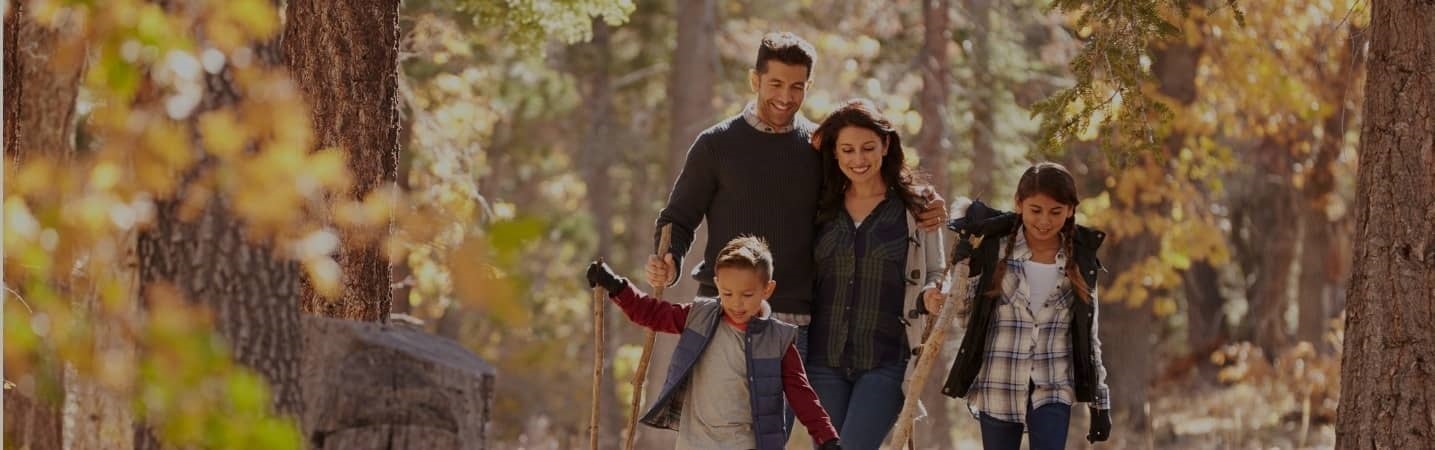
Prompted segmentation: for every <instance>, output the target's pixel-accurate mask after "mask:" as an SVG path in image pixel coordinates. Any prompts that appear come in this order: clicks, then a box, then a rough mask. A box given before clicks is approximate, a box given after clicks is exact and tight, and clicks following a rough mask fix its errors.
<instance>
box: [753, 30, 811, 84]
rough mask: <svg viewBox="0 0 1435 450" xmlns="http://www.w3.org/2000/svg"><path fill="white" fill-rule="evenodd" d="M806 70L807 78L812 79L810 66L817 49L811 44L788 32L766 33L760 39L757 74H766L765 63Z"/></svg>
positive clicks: (756, 66) (755, 67)
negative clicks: (771, 62)
mask: <svg viewBox="0 0 1435 450" xmlns="http://www.w3.org/2000/svg"><path fill="white" fill-rule="evenodd" d="M768 61H779V62H782V63H783V64H788V65H793V66H802V67H806V68H807V77H808V78H812V65H813V63H814V62H816V61H817V49H815V48H813V47H812V44H811V43H808V42H807V41H806V40H803V39H802V38H800V37H797V35H795V34H792V33H790V32H786V31H784V32H781V33H768V34H767V35H765V36H763V37H762V46H760V47H758V48H757V64H756V65H755V66H754V67H753V68H754V69H756V70H757V73H758V74H759V75H760V74H764V73H767V62H768Z"/></svg>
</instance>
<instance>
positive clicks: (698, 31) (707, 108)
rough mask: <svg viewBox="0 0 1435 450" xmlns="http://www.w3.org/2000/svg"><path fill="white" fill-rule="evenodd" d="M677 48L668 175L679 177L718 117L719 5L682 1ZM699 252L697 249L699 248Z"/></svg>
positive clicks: (671, 89)
mask: <svg viewBox="0 0 1435 450" xmlns="http://www.w3.org/2000/svg"><path fill="white" fill-rule="evenodd" d="M674 17H675V18H676V19H677V21H678V24H677V35H678V37H677V46H676V47H674V49H673V71H672V76H671V77H670V78H669V79H668V98H671V99H672V103H670V105H671V106H672V116H671V120H672V122H670V123H669V124H668V148H671V149H672V151H670V152H669V153H668V165H667V169H668V170H667V172H668V174H669V175H670V176H673V177H676V176H677V175H678V172H679V171H681V170H682V169H683V161H684V159H685V157H686V156H687V154H688V146H689V145H690V144H692V142H693V140H694V139H696V138H697V137H698V133H700V132H702V130H703V129H705V128H707V127H708V126H711V125H712V121H713V120H714V117H713V116H715V115H716V114H717V109H716V108H715V107H714V106H713V100H714V99H715V94H714V89H715V87H716V86H717V81H718V79H717V75H718V70H719V67H718V50H717V35H718V33H717V32H718V27H717V2H716V0H678V2H677V11H676V12H675V13H674ZM695 248H696V247H695Z"/></svg>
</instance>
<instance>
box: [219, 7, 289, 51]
mask: <svg viewBox="0 0 1435 450" xmlns="http://www.w3.org/2000/svg"><path fill="white" fill-rule="evenodd" d="M224 5H225V7H226V9H227V11H226V12H227V13H228V14H227V15H229V16H230V17H232V18H233V19H234V21H235V22H237V23H238V24H240V25H242V26H243V27H244V28H245V29H246V30H248V31H249V36H250V38H252V39H254V40H256V41H258V40H265V39H268V38H270V37H271V36H273V35H274V33H275V32H277V31H278V30H279V16H278V15H277V14H276V11H275V9H274V5H273V3H271V2H268V1H264V0H229V1H227V2H224Z"/></svg>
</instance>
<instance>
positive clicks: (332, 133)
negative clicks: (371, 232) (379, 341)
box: [284, 0, 399, 322]
mask: <svg viewBox="0 0 1435 450" xmlns="http://www.w3.org/2000/svg"><path fill="white" fill-rule="evenodd" d="M287 17H288V20H287V23H286V24H285V29H284V57H285V58H284V60H285V63H286V65H287V66H288V68H289V71H290V74H291V75H292V76H293V78H294V80H295V82H296V83H297V84H298V85H299V87H300V89H301V90H302V91H303V92H304V97H305V99H306V100H307V101H308V103H309V105H310V107H311V109H312V114H311V117H312V119H313V124H314V135H315V137H316V142H315V144H316V146H317V147H316V148H327V147H339V148H342V149H344V151H345V152H346V153H347V155H348V163H349V170H350V171H351V172H353V176H354V186H353V190H352V191H350V198H353V199H362V198H364V196H366V195H368V194H369V193H370V192H372V191H373V190H374V189H377V188H381V187H383V186H384V185H385V184H388V183H391V182H393V181H394V180H395V175H396V173H397V171H398V157H399V110H398V78H397V77H398V42H399V22H398V17H399V1H398V0H352V1H344V2H329V1H316V0H289V8H288V10H287ZM371 238H372V237H371ZM341 240H342V241H343V243H344V244H343V245H342V246H340V249H339V252H338V257H337V261H338V263H339V266H340V267H342V268H343V292H342V293H341V294H340V296H339V298H338V299H325V298H323V297H322V296H320V295H319V294H318V293H316V292H315V291H314V289H313V288H312V287H311V286H309V285H308V284H307V283H305V286H304V290H303V310H304V312H307V313H311V314H319V315H323V316H328V317H336V318H343V319H354V320H364V321H370V322H372V321H380V320H384V319H385V318H386V317H388V314H389V308H390V293H389V284H390V282H389V263H388V258H386V257H385V256H384V252H383V248H382V245H381V242H379V241H378V240H377V239H364V238H361V237H357V236H351V235H348V234H347V233H346V234H344V235H343V238H342V239H341Z"/></svg>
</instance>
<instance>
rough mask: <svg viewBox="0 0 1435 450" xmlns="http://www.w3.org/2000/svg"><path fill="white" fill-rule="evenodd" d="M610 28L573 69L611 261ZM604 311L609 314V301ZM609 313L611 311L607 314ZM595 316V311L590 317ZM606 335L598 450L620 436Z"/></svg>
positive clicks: (587, 162) (598, 224)
mask: <svg viewBox="0 0 1435 450" xmlns="http://www.w3.org/2000/svg"><path fill="white" fill-rule="evenodd" d="M611 35H612V29H611V28H610V27H609V26H608V24H607V23H606V22H604V21H603V20H602V19H594V20H593V40H592V41H591V42H589V43H587V44H585V45H584V46H583V48H582V50H580V51H579V54H578V55H577V56H578V60H577V61H575V62H576V63H577V65H576V66H575V68H577V69H579V73H582V74H583V76H584V77H585V79H584V80H583V84H584V86H583V88H582V89H583V93H584V95H583V99H584V105H583V114H584V117H583V118H584V122H585V123H587V124H588V127H587V128H586V129H585V130H584V132H583V136H582V138H581V140H580V141H579V152H580V154H579V157H578V160H579V161H581V162H582V170H583V178H584V182H585V183H586V184H587V186H588V205H589V213H590V215H591V217H592V218H593V223H594V230H595V231H596V232H597V234H598V236H597V238H598V248H597V254H598V255H600V256H605V257H606V256H610V255H611V253H612V250H613V237H612V235H613V230H612V222H613V195H612V194H613V191H614V189H613V183H612V180H611V179H609V176H608V173H607V172H606V169H607V168H608V167H609V166H610V165H611V164H610V163H611V162H612V159H613V157H614V156H613V154H614V153H613V146H614V142H613V137H614V136H615V135H616V134H617V133H615V132H614V130H613V126H614V125H613V84H612V76H611V75H610V74H609V68H610V64H612V58H613V51H612V48H611ZM602 307H603V308H608V309H610V310H611V308H612V307H611V306H610V305H609V303H608V302H604V303H603V304H602ZM610 312H611V311H610ZM594 313H595V314H596V313H597V312H596V311H595V312H594ZM616 316H617V314H606V315H605V316H604V317H606V318H607V319H608V320H607V323H606V324H605V329H607V330H613V331H617V330H618V329H619V327H620V326H621V325H623V324H621V323H618V320H619V318H618V317H616ZM613 331H610V332H609V333H608V334H609V336H607V338H606V339H604V341H605V342H604V349H603V366H604V367H603V379H602V383H603V384H602V386H601V389H600V392H601V393H600V395H601V400H600V401H601V402H602V405H603V408H602V411H603V413H602V416H601V417H600V418H599V420H600V421H599V427H598V430H599V435H600V436H599V441H600V442H601V443H602V444H600V447H601V448H611V447H616V446H618V445H619V444H618V438H619V435H620V434H622V430H621V426H620V425H622V424H623V421H622V420H620V418H621V415H620V413H619V411H622V408H621V407H619V405H618V400H617V399H618V396H617V392H616V391H615V389H616V381H614V378H613V355H614V353H616V352H617V349H618V344H620V343H621V342H622V341H623V339H622V338H621V337H619V335H618V334H617V333H614V332H613Z"/></svg>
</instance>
